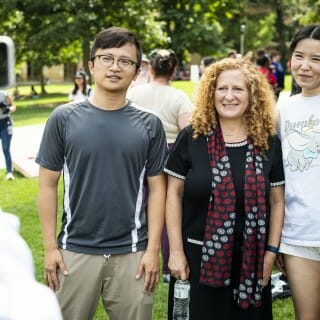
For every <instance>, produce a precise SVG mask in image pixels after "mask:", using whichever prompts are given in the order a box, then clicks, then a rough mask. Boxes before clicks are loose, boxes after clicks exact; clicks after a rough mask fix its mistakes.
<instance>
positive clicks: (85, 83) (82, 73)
mask: <svg viewBox="0 0 320 320" xmlns="http://www.w3.org/2000/svg"><path fill="white" fill-rule="evenodd" d="M74 77H75V78H79V77H81V78H82V79H83V88H82V93H83V94H84V95H85V96H86V95H87V74H86V73H85V72H84V71H81V70H80V71H77V73H76V74H75V76H74ZM78 90H79V86H78V84H77V83H76V81H74V87H73V90H72V94H76V93H77V91H78Z"/></svg>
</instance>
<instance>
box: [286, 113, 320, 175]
mask: <svg viewBox="0 0 320 320" xmlns="http://www.w3.org/2000/svg"><path fill="white" fill-rule="evenodd" d="M319 123H320V119H319V118H316V117H315V116H314V115H311V116H310V117H309V119H306V120H300V121H296V122H291V121H289V120H287V121H286V123H285V140H287V142H288V145H289V146H290V150H289V151H288V153H287V154H286V155H285V160H286V162H287V165H288V166H289V167H290V170H291V171H298V170H299V171H301V172H303V171H305V170H308V169H309V168H310V167H311V166H312V163H313V160H314V159H318V157H319V152H320V127H319Z"/></svg>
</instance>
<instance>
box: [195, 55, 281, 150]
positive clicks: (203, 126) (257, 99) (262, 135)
mask: <svg viewBox="0 0 320 320" xmlns="http://www.w3.org/2000/svg"><path fill="white" fill-rule="evenodd" d="M228 70H240V71H241V72H242V73H243V74H244V76H245V78H246V83H247V88H248V91H249V92H248V95H249V105H248V108H247V110H246V111H245V114H244V120H245V123H246V125H247V128H248V135H249V136H250V137H251V139H252V140H253V143H254V144H255V145H256V146H258V147H259V148H261V149H262V150H268V149H269V145H268V138H269V137H270V136H271V135H274V134H275V133H276V112H275V95H274V91H273V89H272V88H271V86H270V84H269V83H268V80H267V78H266V76H265V75H263V74H262V73H261V72H260V71H259V70H258V69H257V67H256V66H255V65H254V64H252V63H251V62H250V61H248V60H247V59H230V58H225V59H223V60H220V61H217V62H215V63H213V64H212V65H210V66H209V67H208V68H207V69H206V70H205V72H204V74H203V76H202V77H201V80H200V84H199V88H198V93H197V98H196V102H195V106H196V107H195V110H194V112H193V115H192V118H191V121H190V123H191V125H192V127H193V129H194V135H193V137H194V138H197V137H198V136H199V135H208V134H209V133H210V132H211V131H212V127H213V126H215V125H216V124H217V122H218V121H219V120H218V113H217V110H216V106H215V90H216V86H217V80H218V77H219V75H220V74H221V73H222V72H223V71H228Z"/></svg>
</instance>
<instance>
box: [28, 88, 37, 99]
mask: <svg viewBox="0 0 320 320" xmlns="http://www.w3.org/2000/svg"><path fill="white" fill-rule="evenodd" d="M30 97H31V98H32V99H37V98H39V95H38V92H37V90H36V89H35V87H34V86H31V88H30Z"/></svg>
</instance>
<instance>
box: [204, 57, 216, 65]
mask: <svg viewBox="0 0 320 320" xmlns="http://www.w3.org/2000/svg"><path fill="white" fill-rule="evenodd" d="M201 61H202V63H203V65H204V66H205V67H209V66H210V64H212V63H214V62H215V61H216V59H215V58H213V57H203V58H202V60H201Z"/></svg>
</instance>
